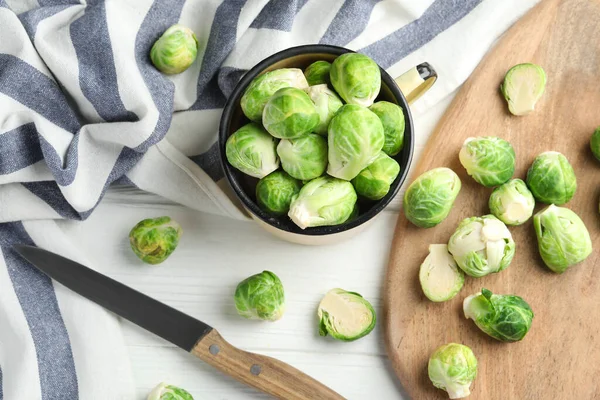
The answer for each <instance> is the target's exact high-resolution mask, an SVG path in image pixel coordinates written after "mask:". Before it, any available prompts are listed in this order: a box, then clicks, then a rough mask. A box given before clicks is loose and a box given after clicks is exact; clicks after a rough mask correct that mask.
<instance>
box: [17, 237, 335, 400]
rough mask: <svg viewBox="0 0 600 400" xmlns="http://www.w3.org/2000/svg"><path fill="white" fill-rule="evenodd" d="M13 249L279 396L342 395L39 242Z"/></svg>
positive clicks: (331, 399) (304, 399)
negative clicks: (230, 340) (244, 349)
mask: <svg viewBox="0 0 600 400" xmlns="http://www.w3.org/2000/svg"><path fill="white" fill-rule="evenodd" d="M14 249H15V250H16V251H17V252H18V253H19V254H20V255H21V256H22V257H23V258H25V259H26V260H27V261H29V262H30V263H31V264H33V265H34V266H35V267H36V268H38V269H39V270H40V271H42V272H43V273H45V274H46V275H48V276H49V277H50V278H52V279H54V280H55V281H57V282H59V283H61V284H62V285H64V286H66V287H67V288H69V289H71V290H72V291H74V292H76V293H78V294H79V295H81V296H83V297H86V298H88V299H89V300H91V301H93V302H95V303H96V304H99V305H100V306H102V307H104V308H106V309H107V310H109V311H112V312H113V313H115V314H117V315H119V316H121V317H123V318H125V319H127V320H129V321H131V322H133V323H134V324H136V325H138V326H140V327H142V328H144V329H146V330H147V331H150V332H152V333H154V334H156V335H158V336H160V337H162V338H163V339H165V340H168V341H169V342H171V343H173V344H174V345H176V346H178V347H180V348H182V349H184V350H185V351H187V352H189V353H191V354H193V355H194V356H196V357H198V358H200V359H201V360H203V361H205V362H207V363H208V364H210V365H212V366H213V367H215V368H217V369H219V370H220V371H221V372H224V373H225V374H227V375H229V376H231V377H233V378H235V379H237V380H239V381H240V382H243V383H245V384H247V385H250V386H253V387H254V388H256V389H258V390H261V391H263V392H265V393H268V394H270V395H272V396H274V397H277V398H280V399H286V400H287V399H289V400H315V399H323V400H339V399H344V398H343V397H342V396H340V395H339V394H338V393H336V392H334V391H333V390H331V389H330V388H328V387H327V386H325V385H323V384H322V383H320V382H318V381H316V380H315V379H313V378H311V377H310V376H308V375H306V374H305V373H303V372H301V371H300V370H297V369H295V368H294V367H292V366H290V365H288V364H286V363H284V362H282V361H279V360H277V359H274V358H271V357H267V356H263V355H260V354H255V353H250V352H246V351H243V350H240V349H238V348H237V347H235V346H232V345H231V344H229V343H228V342H227V341H225V339H223V338H222V337H221V335H220V334H219V333H218V332H217V331H216V329H214V328H212V327H211V326H210V325H208V324H206V323H204V322H202V321H199V320H197V319H195V318H192V317H191V316H189V315H187V314H184V313H182V312H181V311H178V310H176V309H174V308H172V307H169V306H168V305H166V304H164V303H161V302H159V301H157V300H155V299H153V298H151V297H149V296H146V295H145V294H143V293H140V292H138V291H136V290H134V289H132V288H130V287H128V286H126V285H123V284H122V283H119V282H117V281H115V280H114V279H111V278H109V277H107V276H105V275H103V274H101V273H99V272H96V271H94V270H92V269H90V268H88V267H86V266H84V265H81V264H79V263H77V262H75V261H73V260H69V259H68V258H65V257H62V256H59V255H58V254H54V253H52V252H49V251H47V250H43V249H40V248H38V247H33V246H26V245H15V246H14Z"/></svg>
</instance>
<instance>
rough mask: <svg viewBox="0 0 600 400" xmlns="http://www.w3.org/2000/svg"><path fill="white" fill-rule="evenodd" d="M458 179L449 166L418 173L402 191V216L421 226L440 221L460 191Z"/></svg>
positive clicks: (430, 225) (428, 225)
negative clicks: (403, 191) (404, 190)
mask: <svg viewBox="0 0 600 400" xmlns="http://www.w3.org/2000/svg"><path fill="white" fill-rule="evenodd" d="M460 187H461V183H460V178H459V177H458V175H456V173H455V172H454V171H452V170H451V169H450V168H434V169H432V170H430V171H427V172H425V173H423V174H422V175H420V176H419V177H418V178H417V179H415V180H414V181H413V183H411V184H410V186H409V187H408V189H406V192H405V193H404V201H403V206H402V207H403V208H404V215H406V218H407V219H408V220H409V221H410V222H412V223H413V224H415V225H416V226H419V227H421V228H431V227H432V226H436V225H437V224H439V223H440V222H442V221H443V220H444V219H446V217H447V216H448V214H449V213H450V210H451V209H452V205H453V204H454V200H456V196H458V192H460Z"/></svg>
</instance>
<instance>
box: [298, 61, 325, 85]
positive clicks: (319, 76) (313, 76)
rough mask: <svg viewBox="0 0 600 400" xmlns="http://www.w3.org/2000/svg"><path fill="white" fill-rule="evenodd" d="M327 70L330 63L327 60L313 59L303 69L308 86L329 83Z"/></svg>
mask: <svg viewBox="0 0 600 400" xmlns="http://www.w3.org/2000/svg"><path fill="white" fill-rule="evenodd" d="M329 70H331V63H329V62H327V61H323V60H320V61H315V62H314V63H312V64H310V65H309V66H308V67H306V69H305V70H304V76H305V77H306V81H307V82H308V85H309V86H313V85H321V84H323V83H324V84H328V83H329Z"/></svg>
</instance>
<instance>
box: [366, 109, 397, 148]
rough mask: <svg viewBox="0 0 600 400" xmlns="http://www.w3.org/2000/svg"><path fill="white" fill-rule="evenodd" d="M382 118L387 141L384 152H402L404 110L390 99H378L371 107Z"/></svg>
mask: <svg viewBox="0 0 600 400" xmlns="http://www.w3.org/2000/svg"><path fill="white" fill-rule="evenodd" d="M369 110H371V111H373V112H374V113H375V114H376V115H377V116H378V117H379V119H380V120H381V124H382V125H383V133H384V134H385V142H384V144H383V149H382V150H383V152H384V153H386V154H387V155H389V156H395V155H396V154H398V153H400V150H402V147H403V146H404V128H405V126H404V112H402V109H401V108H400V106H398V105H396V104H394V103H390V102H388V101H378V102H377V103H375V104H373V105H372V106H371V107H369Z"/></svg>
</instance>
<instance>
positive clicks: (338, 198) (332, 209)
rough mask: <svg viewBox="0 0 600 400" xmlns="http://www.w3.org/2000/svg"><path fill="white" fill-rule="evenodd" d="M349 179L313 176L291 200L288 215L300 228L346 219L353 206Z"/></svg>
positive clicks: (337, 222) (352, 191)
mask: <svg viewBox="0 0 600 400" xmlns="http://www.w3.org/2000/svg"><path fill="white" fill-rule="evenodd" d="M356 199H357V196H356V192H355V191H354V187H353V186H352V184H351V183H350V182H347V181H343V180H341V179H336V178H332V177H329V176H321V177H319V178H316V179H313V180H312V181H310V182H308V183H307V184H306V185H304V186H303V187H302V189H300V193H298V194H297V195H296V196H294V198H293V199H292V204H291V205H290V212H289V213H288V216H289V217H290V218H291V220H292V221H294V223H295V224H296V225H298V226H299V227H300V228H302V229H306V228H309V227H313V226H327V225H339V224H343V223H344V222H346V221H347V220H348V219H349V218H350V216H351V215H352V213H353V211H354V206H355V205H356Z"/></svg>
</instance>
